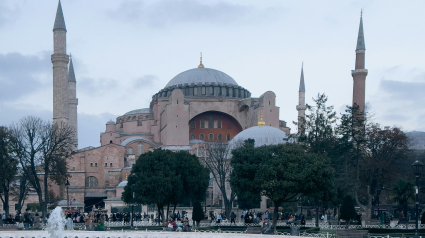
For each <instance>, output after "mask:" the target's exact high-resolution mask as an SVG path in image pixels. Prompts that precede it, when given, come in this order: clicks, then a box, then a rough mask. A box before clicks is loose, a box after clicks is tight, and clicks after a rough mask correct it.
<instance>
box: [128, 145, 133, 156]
mask: <svg viewBox="0 0 425 238" xmlns="http://www.w3.org/2000/svg"><path fill="white" fill-rule="evenodd" d="M127 154H128V155H132V154H133V148H131V147H128V148H127Z"/></svg>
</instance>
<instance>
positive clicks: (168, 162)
mask: <svg viewBox="0 0 425 238" xmlns="http://www.w3.org/2000/svg"><path fill="white" fill-rule="evenodd" d="M131 172H132V173H135V174H136V175H137V176H138V178H137V181H129V183H128V184H127V186H126V187H125V188H124V192H123V194H122V199H123V201H124V202H125V203H127V204H129V203H131V201H132V191H131V186H132V184H135V186H134V189H135V202H136V203H138V204H152V203H154V204H156V205H157V207H158V208H159V209H160V210H161V209H162V208H163V207H164V206H168V205H177V204H179V203H181V202H182V201H183V199H184V198H189V199H191V200H193V201H202V200H204V199H205V195H206V190H207V189H208V184H209V172H208V170H207V169H206V168H204V167H203V166H202V165H201V163H200V162H199V159H198V158H197V157H196V156H195V155H191V154H189V153H188V152H185V151H180V152H172V151H169V150H162V149H156V150H154V151H153V152H148V153H144V154H142V155H141V156H140V157H139V159H138V160H137V161H136V164H135V165H134V166H133V168H132V170H131ZM130 177H131V176H130Z"/></svg>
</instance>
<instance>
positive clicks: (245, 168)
mask: <svg viewBox="0 0 425 238" xmlns="http://www.w3.org/2000/svg"><path fill="white" fill-rule="evenodd" d="M232 155H233V156H232V160H231V165H232V167H233V170H232V173H231V176H230V183H231V186H232V189H233V190H235V192H236V194H241V195H242V196H244V197H248V198H249V197H251V198H254V197H255V196H258V194H260V195H263V196H266V197H268V198H269V199H270V200H272V201H273V203H274V209H275V212H274V217H273V226H275V225H276V221H277V214H278V208H279V206H280V205H281V204H282V203H284V202H294V201H298V199H300V197H301V196H324V194H322V193H325V192H326V191H328V190H329V188H332V187H333V168H332V167H331V163H330V160H329V159H328V158H327V157H326V156H324V155H321V154H317V153H310V152H306V150H305V149H304V148H303V146H301V145H297V144H281V145H271V146H261V147H257V148H255V147H254V140H251V139H250V140H246V141H245V142H244V144H243V146H241V147H239V148H237V149H235V150H233V151H232Z"/></svg>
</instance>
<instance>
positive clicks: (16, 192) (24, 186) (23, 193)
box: [10, 168, 35, 213]
mask: <svg viewBox="0 0 425 238" xmlns="http://www.w3.org/2000/svg"><path fill="white" fill-rule="evenodd" d="M10 187H11V189H12V190H11V195H12V196H13V201H16V204H17V205H18V209H17V211H18V213H21V210H22V208H23V207H24V204H25V200H26V199H27V198H28V193H29V192H35V191H33V189H31V184H30V182H29V181H28V178H27V176H26V175H25V173H24V172H23V171H22V168H20V169H19V170H18V176H16V177H15V180H14V181H13V182H12V185H11V186H10Z"/></svg>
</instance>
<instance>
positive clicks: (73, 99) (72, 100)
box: [68, 54, 78, 150]
mask: <svg viewBox="0 0 425 238" xmlns="http://www.w3.org/2000/svg"><path fill="white" fill-rule="evenodd" d="M69 58H70V60H69V70H68V90H69V91H68V110H69V114H68V118H69V125H70V126H72V127H74V129H75V132H76V133H75V145H76V147H75V148H74V149H75V150H77V148H78V120H77V105H78V99H77V81H76V80H75V73H74V65H73V64H72V57H71V54H70V55H69Z"/></svg>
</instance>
